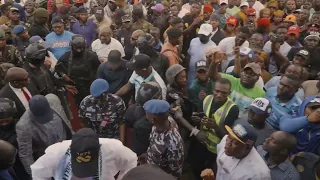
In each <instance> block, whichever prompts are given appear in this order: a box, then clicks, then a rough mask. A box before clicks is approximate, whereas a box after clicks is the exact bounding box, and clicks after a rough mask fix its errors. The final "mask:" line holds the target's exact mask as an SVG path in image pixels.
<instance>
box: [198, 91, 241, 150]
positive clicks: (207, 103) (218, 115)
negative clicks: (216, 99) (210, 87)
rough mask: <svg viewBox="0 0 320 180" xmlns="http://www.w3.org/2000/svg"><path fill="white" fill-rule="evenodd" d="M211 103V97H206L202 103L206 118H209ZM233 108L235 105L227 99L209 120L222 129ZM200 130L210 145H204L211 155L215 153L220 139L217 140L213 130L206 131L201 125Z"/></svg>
mask: <svg viewBox="0 0 320 180" xmlns="http://www.w3.org/2000/svg"><path fill="white" fill-rule="evenodd" d="M212 101H213V95H209V96H207V97H206V98H205V99H204V101H203V112H204V113H205V114H206V116H207V117H210V109H211V105H212ZM233 106H235V104H234V103H233V101H232V100H231V99H230V98H229V97H228V100H227V101H226V102H225V103H224V104H223V105H222V106H221V107H220V108H219V109H217V110H216V112H215V113H214V114H213V116H212V117H211V118H212V119H214V120H215V121H216V124H217V125H218V126H219V127H221V128H224V120H225V118H226V116H227V115H228V113H229V111H230V109H231V108H232V107H233ZM200 129H201V131H203V132H204V133H205V134H206V136H207V137H208V138H209V140H210V143H206V146H207V149H208V150H209V151H211V152H213V153H217V144H218V143H220V141H221V139H220V138H218V136H217V135H216V133H215V132H214V130H213V129H208V128H207V127H205V126H204V125H201V126H200Z"/></svg>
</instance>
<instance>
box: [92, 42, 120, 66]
mask: <svg viewBox="0 0 320 180" xmlns="http://www.w3.org/2000/svg"><path fill="white" fill-rule="evenodd" d="M91 49H92V51H93V52H95V53H97V55H98V58H99V60H100V61H101V62H107V61H108V55H109V52H110V51H111V50H118V51H120V53H121V56H122V57H124V56H125V54H124V49H123V47H122V45H121V43H120V42H119V41H118V40H116V39H114V38H111V42H110V43H109V44H102V43H101V41H100V39H96V40H95V41H93V42H92V44H91Z"/></svg>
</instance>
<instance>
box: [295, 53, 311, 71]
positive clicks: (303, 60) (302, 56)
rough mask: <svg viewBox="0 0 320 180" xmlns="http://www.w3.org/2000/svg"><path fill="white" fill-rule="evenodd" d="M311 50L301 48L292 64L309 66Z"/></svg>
mask: <svg viewBox="0 0 320 180" xmlns="http://www.w3.org/2000/svg"><path fill="white" fill-rule="evenodd" d="M309 57H310V55H309V52H308V51H307V50H304V49H301V50H300V51H298V53H297V54H296V55H295V56H294V57H293V60H292V64H295V65H298V66H302V67H305V68H308V65H309Z"/></svg>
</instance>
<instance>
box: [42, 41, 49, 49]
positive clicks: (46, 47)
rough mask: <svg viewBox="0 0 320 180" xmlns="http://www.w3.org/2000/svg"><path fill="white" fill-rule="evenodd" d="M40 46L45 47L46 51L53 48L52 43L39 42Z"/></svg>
mask: <svg viewBox="0 0 320 180" xmlns="http://www.w3.org/2000/svg"><path fill="white" fill-rule="evenodd" d="M39 44H40V45H41V46H42V47H44V48H45V49H48V48H50V47H51V43H49V42H46V41H43V42H39Z"/></svg>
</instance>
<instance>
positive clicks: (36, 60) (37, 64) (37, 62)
mask: <svg viewBox="0 0 320 180" xmlns="http://www.w3.org/2000/svg"><path fill="white" fill-rule="evenodd" d="M43 62H44V59H31V60H30V63H31V64H33V65H35V66H41V65H42V63H43Z"/></svg>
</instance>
